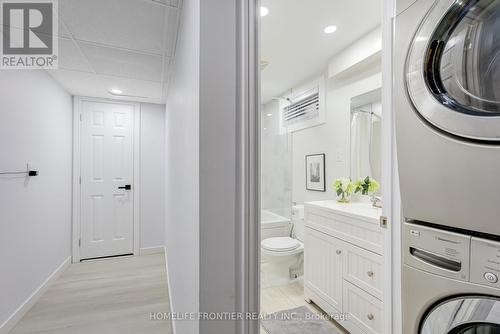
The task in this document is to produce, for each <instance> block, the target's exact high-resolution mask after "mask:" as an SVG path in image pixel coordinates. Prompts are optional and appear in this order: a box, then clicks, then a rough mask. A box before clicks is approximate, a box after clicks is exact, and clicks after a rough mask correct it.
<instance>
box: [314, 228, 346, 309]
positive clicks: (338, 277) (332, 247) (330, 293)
mask: <svg viewBox="0 0 500 334" xmlns="http://www.w3.org/2000/svg"><path fill="white" fill-rule="evenodd" d="M343 247H344V246H343V242H342V241H340V240H339V239H336V238H333V237H331V236H329V235H327V234H324V233H321V232H318V231H316V230H314V229H311V228H306V230H305V249H304V253H305V260H304V268H305V272H304V284H305V285H306V287H307V288H308V289H310V290H311V291H312V292H313V293H314V294H316V295H318V296H319V297H320V298H322V299H323V300H324V302H326V303H328V304H329V305H330V306H332V307H333V308H334V309H336V310H337V311H338V312H342V284H343V283H342V258H343V252H344V250H343Z"/></svg>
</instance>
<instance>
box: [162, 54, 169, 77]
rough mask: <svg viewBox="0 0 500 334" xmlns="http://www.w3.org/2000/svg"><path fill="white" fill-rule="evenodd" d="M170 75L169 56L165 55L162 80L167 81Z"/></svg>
mask: <svg viewBox="0 0 500 334" xmlns="http://www.w3.org/2000/svg"><path fill="white" fill-rule="evenodd" d="M169 77H170V58H169V57H165V62H164V67H163V82H167V81H168V78H169Z"/></svg>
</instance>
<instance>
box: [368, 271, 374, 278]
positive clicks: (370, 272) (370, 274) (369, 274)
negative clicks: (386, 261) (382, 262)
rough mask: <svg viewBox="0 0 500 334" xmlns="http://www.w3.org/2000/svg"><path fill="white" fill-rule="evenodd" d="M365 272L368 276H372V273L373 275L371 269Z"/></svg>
mask: <svg viewBox="0 0 500 334" xmlns="http://www.w3.org/2000/svg"><path fill="white" fill-rule="evenodd" d="M366 274H367V275H368V277H373V275H375V274H374V273H373V271H369V272H367V273H366Z"/></svg>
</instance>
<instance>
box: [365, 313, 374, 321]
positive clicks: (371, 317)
mask: <svg viewBox="0 0 500 334" xmlns="http://www.w3.org/2000/svg"><path fill="white" fill-rule="evenodd" d="M366 317H367V318H368V320H373V318H375V317H374V316H373V314H371V313H370V314H368V315H367V316H366Z"/></svg>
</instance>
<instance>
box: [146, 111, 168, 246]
mask: <svg viewBox="0 0 500 334" xmlns="http://www.w3.org/2000/svg"><path fill="white" fill-rule="evenodd" d="M140 169H141V233H140V235H141V249H145V248H151V247H163V246H164V245H165V105H161V104H149V103H142V104H141V166H140Z"/></svg>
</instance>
